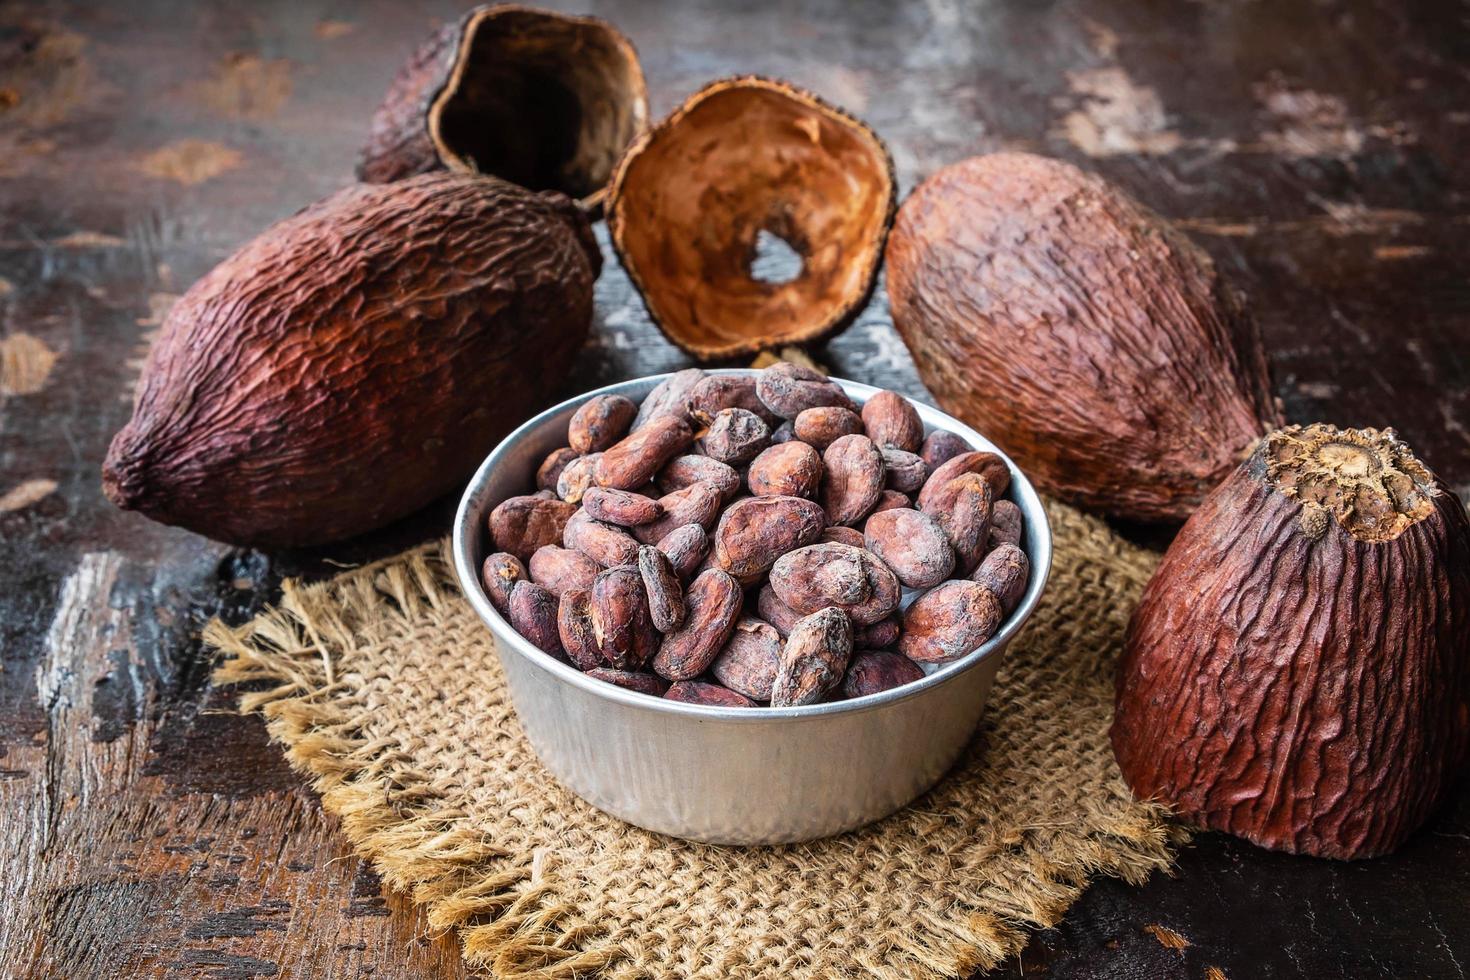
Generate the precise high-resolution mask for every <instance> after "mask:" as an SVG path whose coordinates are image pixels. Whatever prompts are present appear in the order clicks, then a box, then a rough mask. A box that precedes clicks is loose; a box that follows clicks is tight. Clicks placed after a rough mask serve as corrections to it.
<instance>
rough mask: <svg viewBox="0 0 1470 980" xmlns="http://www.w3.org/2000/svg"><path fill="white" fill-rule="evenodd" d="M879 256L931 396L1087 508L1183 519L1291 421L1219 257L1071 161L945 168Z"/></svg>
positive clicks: (1013, 156)
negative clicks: (1273, 391)
mask: <svg viewBox="0 0 1470 980" xmlns="http://www.w3.org/2000/svg"><path fill="white" fill-rule="evenodd" d="M887 258H888V293H889V298H890V300H891V303H892V310H893V322H894V326H895V327H897V328H898V332H899V334H900V335H901V336H902V337H903V339H904V342H905V343H906V344H907V345H908V347H909V350H910V351H911V352H912V353H913V356H914V362H915V364H916V365H917V366H918V369H919V374H920V376H921V377H922V378H923V380H924V383H925V385H927V386H928V388H929V390H930V391H931V392H932V393H933V394H934V397H935V398H936V399H937V401H938V403H939V405H940V406H941V407H942V408H944V409H945V411H948V412H950V413H952V414H954V415H957V416H959V417H960V418H961V419H963V420H964V421H966V422H968V423H970V424H971V425H973V426H975V427H976V428H977V429H979V430H980V431H982V432H984V433H986V434H987V435H989V436H990V437H991V438H992V439H994V440H996V442H998V443H999V444H1000V445H1002V446H1004V447H1005V449H1006V451H1007V452H1008V453H1010V454H1011V455H1012V456H1013V457H1014V458H1015V459H1016V461H1017V462H1018V463H1020V464H1021V465H1022V466H1023V467H1024V468H1025V469H1026V471H1027V472H1028V473H1030V474H1031V476H1032V478H1033V479H1035V480H1036V481H1037V482H1038V483H1040V484H1041V485H1043V486H1045V487H1046V488H1047V489H1049V490H1050V491H1051V492H1053V493H1054V494H1056V495H1058V496H1060V497H1063V498H1064V499H1066V500H1068V501H1071V502H1073V503H1075V504H1078V505H1079V506H1082V507H1084V508H1087V509H1091V510H1095V511H1100V512H1103V513H1106V514H1111V515H1114V516H1117V517H1123V518H1128V519H1132V520H1140V521H1164V522H1174V521H1182V520H1184V518H1186V517H1188V516H1189V514H1190V512H1191V511H1192V510H1193V509H1194V507H1195V506H1196V505H1197V504H1198V503H1199V501H1200V500H1201V499H1203V497H1204V495H1205V494H1206V493H1208V492H1209V491H1210V490H1211V489H1212V488H1214V486H1215V485H1216V484H1218V483H1219V482H1220V481H1221V480H1222V479H1224V478H1225V476H1226V475H1227V474H1229V472H1230V471H1231V470H1232V469H1233V468H1234V467H1235V466H1236V465H1237V464H1238V463H1239V462H1240V461H1241V460H1242V459H1243V458H1245V456H1246V454H1247V453H1248V452H1249V450H1250V447H1251V446H1252V445H1253V444H1254V442H1255V441H1256V440H1257V439H1259V438H1260V437H1261V436H1262V435H1264V434H1265V432H1266V431H1267V430H1268V429H1270V428H1271V427H1273V426H1275V425H1279V424H1281V421H1282V419H1281V416H1280V412H1279V409H1278V408H1277V406H1276V404H1275V401H1274V399H1273V398H1272V397H1271V393H1270V383H1269V378H1268V376H1267V371H1266V360H1265V356H1264V354H1263V352H1262V348H1261V341H1260V336H1259V333H1258V331H1257V329H1256V325H1255V321H1254V320H1253V319H1252V318H1251V316H1250V315H1249V313H1248V312H1247V310H1246V308H1245V306H1244V304H1243V302H1242V300H1241V298H1240V297H1239V295H1238V294H1237V293H1236V292H1235V291H1234V290H1233V289H1231V288H1230V287H1229V286H1228V285H1227V284H1226V283H1225V282H1224V281H1223V280H1222V279H1221V277H1220V275H1219V273H1218V272H1217V271H1216V269H1215V267H1214V264H1213V263H1212V262H1211V261H1210V259H1209V257H1208V256H1207V255H1205V253H1204V252H1203V251H1201V250H1200V249H1199V248H1198V247H1196V246H1195V245H1194V244H1193V243H1191V242H1190V241H1189V240H1188V239H1186V238H1185V237H1184V236H1183V235H1181V234H1179V233H1178V232H1176V231H1175V230H1174V229H1172V228H1171V227H1170V226H1169V225H1168V224H1167V223H1166V222H1165V221H1164V220H1163V219H1162V218H1160V217H1158V216H1157V215H1155V214H1154V213H1153V212H1151V211H1149V210H1148V209H1146V208H1144V207H1143V206H1142V205H1141V204H1139V203H1137V202H1136V201H1134V200H1132V199H1131V198H1129V197H1128V196H1127V195H1125V194H1123V193H1122V192H1121V191H1119V190H1118V189H1116V188H1114V187H1112V186H1111V185H1109V184H1108V183H1106V182H1105V181H1103V180H1102V179H1101V178H1099V177H1096V176H1092V175H1089V174H1086V173H1084V172H1082V171H1081V170H1079V169H1077V168H1076V167H1074V166H1072V165H1071V164H1067V163H1063V162H1061V161H1058V160H1049V159H1046V158H1043V157H1038V156H1033V155H1030V154H1024V153H996V154H992V155H989V156H982V157H974V158H972V159H969V160H965V161H963V162H960V163H957V164H954V165H952V166H949V167H945V168H944V169H942V170H940V171H939V172H937V173H935V174H934V175H933V176H931V177H930V178H929V179H927V180H925V181H924V182H923V183H922V184H920V185H919V186H918V187H917V188H916V189H915V190H914V192H913V193H912V194H911V195H910V196H909V198H908V199H907V200H906V201H904V204H903V207H901V208H899V211H898V217H897V219H896V220H895V222H894V227H893V233H892V235H890V236H889V239H888V248H887Z"/></svg>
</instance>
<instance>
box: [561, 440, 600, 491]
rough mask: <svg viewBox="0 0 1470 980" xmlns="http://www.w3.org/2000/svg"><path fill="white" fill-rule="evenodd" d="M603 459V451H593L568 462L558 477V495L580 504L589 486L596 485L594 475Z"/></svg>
mask: <svg viewBox="0 0 1470 980" xmlns="http://www.w3.org/2000/svg"><path fill="white" fill-rule="evenodd" d="M601 459H602V453H592V454H591V455H590V456H579V457H577V458H576V459H574V460H572V461H571V462H570V463H568V464H567V465H566V466H565V467H564V468H563V469H562V471H561V475H560V476H558V477H557V478H556V495H557V496H558V497H560V498H561V499H563V500H565V501H566V502H567V503H569V504H580V503H581V502H582V495H583V494H585V493H586V492H587V488H588V487H591V486H596V481H594V480H593V476H594V475H595V474H596V472H597V464H598V462H599V461H600V460H601Z"/></svg>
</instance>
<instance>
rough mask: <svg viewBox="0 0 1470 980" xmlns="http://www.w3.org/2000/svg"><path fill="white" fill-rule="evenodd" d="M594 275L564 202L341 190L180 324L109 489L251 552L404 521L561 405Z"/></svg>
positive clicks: (446, 187)
mask: <svg viewBox="0 0 1470 980" xmlns="http://www.w3.org/2000/svg"><path fill="white" fill-rule="evenodd" d="M600 266H601V255H600V253H599V252H598V250H597V245H596V242H595V241H594V239H593V238H592V232H591V228H590V227H589V225H588V220H587V217H586V215H585V214H584V213H583V212H582V211H581V210H580V209H579V208H578V207H577V206H576V205H575V204H574V203H573V202H572V201H570V200H568V199H567V198H565V197H563V196H562V195H560V194H536V193H532V192H531V191H527V190H525V189H523V188H520V187H516V186H514V185H512V184H508V183H505V182H504V181H500V180H496V179H494V178H490V177H477V176H473V175H469V174H458V173H442V172H441V173H434V174H425V175H422V176H418V177H413V178H409V179H407V180H403V181H398V182H396V183H392V184H381V185H379V184H357V185H354V186H352V187H349V188H347V189H345V190H343V191H340V192H338V193H337V194H334V195H332V196H331V197H329V198H327V199H326V200H324V201H321V202H319V203H317V204H314V205H312V206H310V207H308V208H306V209H305V210H303V211H301V212H300V213H298V214H296V215H294V216H292V217H290V218H287V219H285V220H284V221H281V222H278V223H277V224H275V225H273V226H272V227H270V228H269V229H267V230H266V231H265V232H264V233H262V234H261V235H260V236H259V237H257V238H256V239H255V240H253V241H251V242H249V243H248V244H246V245H245V246H244V247H242V248H241V249H240V250H239V251H237V252H236V253H235V254H234V255H232V256H230V257H229V258H228V259H226V260H225V261H224V262H222V263H220V265H219V266H217V267H216V268H215V269H214V270H213V271H212V272H210V273H209V274H208V275H206V276H205V277H204V278H203V279H201V280H200V281H199V282H197V283H195V284H194V286H193V287H192V288H190V289H189V291H188V292H187V293H185V294H184V296H183V297H182V298H181V299H180V300H179V301H178V302H177V303H176V304H174V307H173V309H172V310H171V311H170V313H169V315H168V318H167V319H166V321H165V322H164V325H163V328H162V330H161V332H160V334H159V336H158V339H157V340H156V341H154V344H153V347H152V349H151V351H150V352H149V356H148V360H147V363H146V365H145V367H144V369H143V375H142V378H141V380H140V382H139V389H138V397H137V401H136V403H135V405H134V408H133V416H132V419H131V420H130V421H129V422H128V424H127V425H126V426H125V427H124V428H123V429H122V431H121V432H119V433H118V434H117V435H116V437H114V439H113V441H112V446H111V448H110V449H109V451H108V454H107V460H106V463H105V464H104V466H103V486H104V489H105V491H106V493H107V495H108V496H109V497H110V498H111V499H112V500H113V501H114V502H115V503H117V504H118V505H119V506H121V507H124V508H128V509H132V510H137V511H140V512H142V513H144V514H146V515H147V516H149V517H151V518H153V519H154V520H157V521H162V522H163V523H166V524H177V525H180V526H182V527H186V528H189V529H190V530H194V531H197V532H199V533H201V534H205V535H208V536H209V537H213V538H218V539H220V540H222V541H229V542H232V543H236V544H242V545H252V546H269V547H281V546H291V545H307V544H318V543H322V542H326V541H332V540H336V539H340V538H345V537H349V536H351V535H354V534H358V533H361V532H363V531H368V530H371V529H372V528H374V527H378V526H380V525H383V524H386V523H388V522H389V521H392V520H395V519H397V518H399V517H402V516H404V515H405V514H408V513H410V512H411V511H413V510H416V509H417V508H419V507H421V506H423V505H424V504H426V503H428V502H429V501H431V500H432V499H434V498H435V497H437V496H439V495H440V494H443V493H445V492H447V491H449V490H451V489H453V488H455V487H457V486H459V485H460V483H461V482H462V481H463V480H464V479H465V478H466V477H467V476H468V475H469V473H470V472H471V471H472V470H473V469H474V467H475V466H476V465H477V464H478V463H479V461H480V460H481V459H482V458H483V457H484V455H485V453H487V452H488V451H489V450H490V449H491V448H492V447H493V446H494V445H495V443H496V441H497V440H498V439H500V437H501V436H503V435H504V434H505V433H506V432H508V431H510V429H511V428H513V427H514V426H515V425H516V424H518V423H519V422H520V421H522V420H523V419H524V418H525V417H526V415H527V414H528V413H529V412H531V411H532V410H534V409H535V408H537V407H539V406H540V405H541V404H542V403H544V402H545V401H546V400H548V399H549V398H550V397H551V396H552V395H554V394H556V393H557V390H558V388H559V385H560V382H561V380H562V378H563V377H564V372H565V370H566V369H567V367H569V366H570V362H571V360H572V356H573V354H574V353H575V352H576V351H577V349H578V348H579V347H580V346H581V344H582V342H583V341H584V340H585V339H586V336H587V332H588V330H589V328H590V326H591V320H592V287H593V282H594V281H595V279H596V278H597V273H598V271H599V269H600Z"/></svg>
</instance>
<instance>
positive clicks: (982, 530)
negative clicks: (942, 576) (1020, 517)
mask: <svg viewBox="0 0 1470 980" xmlns="http://www.w3.org/2000/svg"><path fill="white" fill-rule="evenodd" d="M991 507H992V505H991V489H990V483H989V482H988V481H987V480H986V479H985V478H984V477H982V476H981V475H980V474H978V473H965V474H962V475H961V476H958V477H956V478H955V479H953V480H950V481H949V482H948V483H946V484H945V485H944V486H942V487H940V488H939V490H938V491H936V492H935V493H932V494H930V496H929V502H928V503H927V504H926V505H925V506H924V513H926V514H929V515H931V516H933V517H934V519H935V520H936V521H938V522H939V526H940V527H942V528H943V529H944V535H945V537H946V538H948V539H949V545H950V547H951V548H953V549H954V556H955V568H956V569H957V570H958V571H959V574H961V575H968V574H969V573H970V571H971V569H973V568H974V567H975V566H976V565H978V564H980V559H981V558H983V557H984V556H985V548H986V545H987V543H988V542H989V540H990V520H991V513H992V510H991Z"/></svg>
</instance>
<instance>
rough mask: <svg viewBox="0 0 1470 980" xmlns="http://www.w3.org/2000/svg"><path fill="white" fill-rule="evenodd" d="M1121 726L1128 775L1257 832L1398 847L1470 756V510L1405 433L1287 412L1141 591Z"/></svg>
mask: <svg viewBox="0 0 1470 980" xmlns="http://www.w3.org/2000/svg"><path fill="white" fill-rule="evenodd" d="M1117 685H1118V686H1117V711H1116V714H1115V717H1114V720H1113V727H1112V742H1113V749H1114V752H1115V753H1116V755H1117V757H1118V764H1119V766H1120V767H1121V768H1122V771H1123V775H1124V777H1125V778H1126V779H1127V781H1128V784H1129V785H1130V786H1131V787H1132V788H1133V791H1134V792H1135V793H1136V794H1137V795H1138V796H1139V797H1140V798H1144V799H1155V800H1159V801H1162V802H1164V803H1166V804H1168V805H1169V806H1171V807H1172V808H1173V809H1174V810H1175V812H1176V813H1177V814H1178V815H1179V816H1181V817H1182V818H1183V819H1185V820H1187V821H1189V822H1191V823H1195V824H1198V825H1201V826H1204V827H1208V828H1211V829H1215V830H1223V831H1226V832H1227V833H1231V834H1236V835H1238V836H1241V837H1244V838H1246V839H1247V840H1251V841H1254V842H1255V843H1257V844H1260V845H1261V846H1263V847H1268V848H1272V849H1274V850H1282V851H1290V852H1293V853H1300V854H1313V855H1318V856H1321V857H1332V858H1361V857H1370V856H1373V855H1375V854H1384V853H1387V852H1388V851H1392V850H1393V849H1395V848H1396V847H1398V846H1399V845H1400V844H1402V843H1403V842H1404V840H1405V839H1406V838H1407V837H1408V836H1409V835H1410V834H1411V833H1412V832H1413V831H1414V830H1415V829H1416V828H1418V827H1419V826H1420V825H1421V824H1423V823H1424V821H1425V820H1426V819H1427V818H1428V817H1429V816H1430V814H1431V813H1432V812H1433V810H1434V809H1435V807H1436V806H1437V805H1438V804H1439V803H1440V802H1441V801H1442V800H1443V799H1444V798H1445V796H1446V794H1447V792H1448V791H1449V789H1450V787H1451V786H1452V785H1453V784H1454V782H1455V781H1456V780H1457V778H1458V777H1459V776H1460V775H1462V774H1463V772H1464V767H1465V763H1466V761H1467V756H1470V521H1467V519H1466V514H1465V507H1464V504H1463V503H1462V502H1461V501H1460V500H1459V498H1458V497H1456V496H1455V494H1454V493H1453V492H1452V491H1450V490H1448V489H1447V488H1445V487H1444V486H1443V485H1441V484H1440V483H1439V482H1438V481H1437V480H1436V479H1435V478H1434V475H1433V474H1432V473H1431V472H1430V471H1429V470H1428V469H1427V468H1426V467H1425V466H1424V464H1423V463H1421V462H1420V461H1419V460H1418V459H1416V458H1415V456H1414V454H1413V452H1412V451H1411V450H1410V448H1409V447H1408V446H1407V445H1405V444H1404V443H1403V442H1402V441H1400V440H1399V439H1398V438H1397V437H1396V436H1395V435H1394V432H1393V430H1391V429H1388V430H1383V431H1378V430H1374V429H1337V428H1334V427H1332V426H1328V425H1311V426H1306V427H1300V426H1291V427H1288V428H1285V429H1281V430H1278V431H1276V432H1273V433H1272V434H1271V435H1269V436H1268V437H1267V438H1266V439H1265V441H1264V442H1263V444H1262V445H1261V447H1260V448H1259V449H1257V450H1256V452H1255V453H1254V454H1253V455H1252V457H1251V458H1250V460H1249V461H1248V462H1246V463H1245V464H1244V465H1242V466H1241V467H1239V468H1238V469H1237V470H1236V471H1235V472H1234V473H1233V474H1232V475H1231V476H1230V477H1229V478H1228V479H1227V480H1226V481H1225V482H1224V483H1222V484H1221V485H1220V487H1219V488H1217V489H1216V490H1215V491H1214V492H1213V493H1211V494H1210V495H1209V496H1208V497H1206V498H1205V501H1204V503H1203V504H1201V505H1200V507H1199V510H1197V511H1196V512H1195V514H1194V516H1193V517H1191V518H1190V519H1189V521H1188V522H1187V523H1186V524H1185V525H1184V527H1183V528H1182V529H1181V530H1180V532H1179V534H1178V536H1177V537H1176V538H1175V540H1174V543H1173V544H1172V545H1171V546H1170V548H1169V550H1168V553H1167V554H1166V555H1165V556H1164V559H1163V562H1162V564H1160V565H1159V568H1158V571H1157V572H1156V573H1155V574H1154V576H1153V579H1152V580H1151V581H1150V582H1149V584H1148V586H1147V588H1146V589H1145V590H1144V594H1143V599H1142V601H1141V602H1140V603H1139V606H1138V609H1137V610H1136V611H1135V612H1134V614H1133V619H1132V622H1131V624H1130V626H1129V629H1128V635H1127V643H1126V651H1125V653H1124V656H1123V659H1122V661H1121V663H1120V664H1119V668H1118V679H1117Z"/></svg>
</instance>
